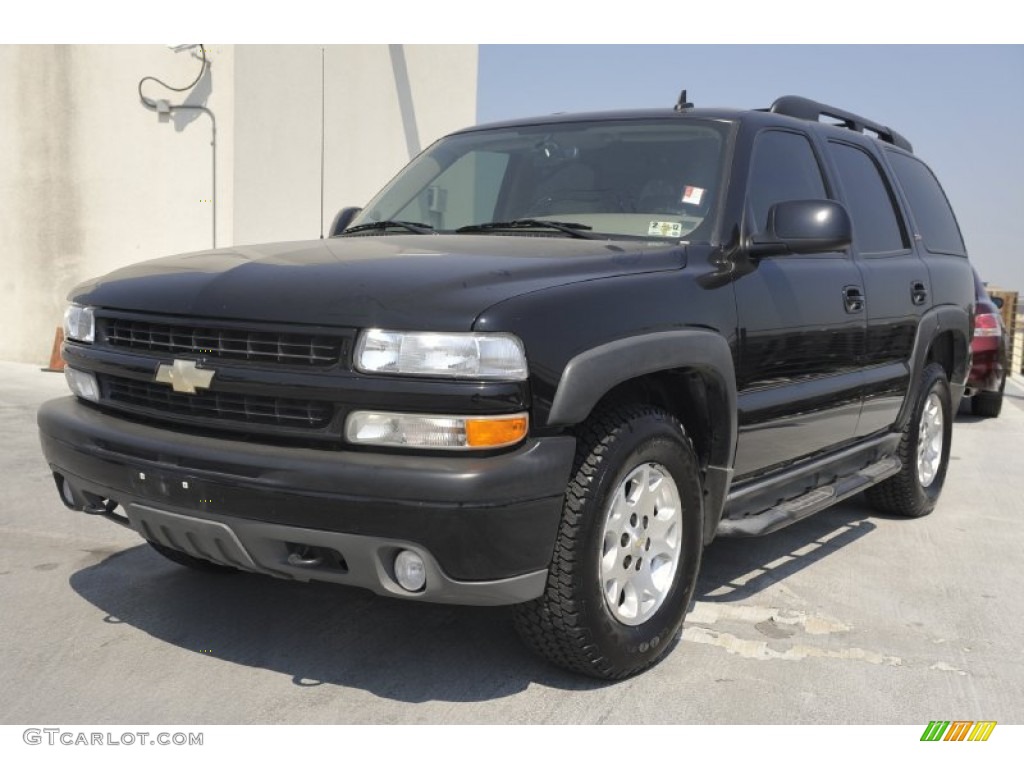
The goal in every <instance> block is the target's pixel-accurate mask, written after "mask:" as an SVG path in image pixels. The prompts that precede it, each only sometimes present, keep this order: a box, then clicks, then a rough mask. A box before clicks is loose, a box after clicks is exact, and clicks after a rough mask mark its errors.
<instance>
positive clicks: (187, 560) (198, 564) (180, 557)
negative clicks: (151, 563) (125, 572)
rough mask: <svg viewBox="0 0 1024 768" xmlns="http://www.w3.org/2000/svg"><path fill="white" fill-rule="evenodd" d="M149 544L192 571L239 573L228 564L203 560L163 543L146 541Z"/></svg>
mask: <svg viewBox="0 0 1024 768" xmlns="http://www.w3.org/2000/svg"><path fill="white" fill-rule="evenodd" d="M148 543H149V546H151V547H152V548H153V549H155V550H156V551H157V552H159V553H160V554H161V555H163V556H164V557H166V558H167V559H168V560H170V561H172V562H175V563H177V564H178V565H183V566H185V567H186V568H191V569H192V570H194V571H201V572H203V573H222V574H228V573H239V570H238V569H237V568H232V567H231V566H230V565H221V564H220V563H214V562H211V561H210V560H203V559H202V558H199V557H192V555H189V554H186V553H184V552H179V551H178V550H176V549H171V548H170V547H165V546H164V545H163V544H157V543H156V542H155V541H150V542H148Z"/></svg>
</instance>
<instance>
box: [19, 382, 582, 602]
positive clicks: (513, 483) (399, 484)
mask: <svg viewBox="0 0 1024 768" xmlns="http://www.w3.org/2000/svg"><path fill="white" fill-rule="evenodd" d="M38 423H39V430H40V439H41V442H42V446H43V453H44V454H45V456H46V460H47V462H49V464H50V467H51V469H52V471H53V472H54V474H55V476H56V477H57V479H58V484H59V485H65V487H66V488H67V489H68V490H69V491H70V494H71V496H72V498H71V499H67V498H65V503H69V501H70V502H71V504H72V505H73V506H77V507H82V506H89V505H90V504H91V505H92V506H94V507H95V502H96V501H97V500H99V499H109V500H112V501H116V502H117V503H118V504H120V506H121V507H122V508H123V509H124V510H125V514H126V516H127V517H126V518H121V521H122V522H124V523H125V524H127V525H130V526H131V527H132V528H134V529H135V530H136V531H138V532H139V533H140V534H141V535H142V536H144V537H145V538H147V539H150V540H152V541H157V542H158V543H162V544H165V545H166V546H170V547H173V548H175V549H179V550H182V551H185V552H187V553H189V554H192V555H194V556H196V557H202V558H205V559H209V560H213V561H215V562H221V563H225V564H228V565H234V566H235V567H239V568H242V569H243V570H250V571H255V572H259V573H266V574H269V575H272V576H278V577H284V578H295V579H300V580H310V579H315V580H322V581H332V582H337V583H342V584H350V585H354V586H360V587H366V588H368V589H371V590H373V591H374V592H377V593H378V594H388V595H396V596H401V597H411V598H414V599H422V600H427V601H431V602H449V603H466V604H478V605H498V604H509V603H516V602H524V601H527V600H531V599H533V598H535V597H537V596H539V595H540V594H541V592H542V591H543V589H544V583H545V579H546V573H547V567H548V564H549V562H550V560H551V554H552V550H553V547H554V541H555V536H556V532H557V528H558V522H559V519H560V516H561V508H562V499H563V496H564V493H565V487H566V483H567V482H568V478H569V473H570V471H571V465H572V459H573V454H574V451H575V440H574V439H573V438H571V437H547V438H540V439H533V440H528V441H527V442H525V443H524V444H523V445H522V446H520V447H519V448H517V449H516V450H514V451H512V452H509V453H503V454H500V455H495V456H487V457H472V456H465V455H459V456H447V455H446V456H410V455H394V454H377V453H358V452H352V451H328V450H318V449H311V448H292V447H280V446H270V445H263V444H258V443H248V442H244V441H242V440H227V439H222V438H213V437H203V436H196V435H191V434H187V433H182V432H178V431H175V430H171V429H164V428H158V427H153V426H149V425H146V424H140V423H137V422H133V421H128V420H125V419H121V418H117V417H115V416H111V415H109V414H107V413H104V412H102V411H100V410H98V409H96V408H94V407H92V406H90V405H87V404H84V403H81V402H79V401H77V400H76V399H75V398H73V397H67V398H61V399H58V400H52V401H50V402H48V403H45V404H44V405H43V406H42V407H41V408H40V410H39V415H38ZM62 496H67V493H62ZM114 517H120V516H117V515H114ZM311 548H312V549H314V550H316V551H317V552H320V553H322V554H325V556H324V557H318V558H311V557H299V556H297V554H299V553H304V554H306V555H308V553H309V552H310V550H311ZM400 549H412V550H413V551H415V552H417V553H419V554H420V555H421V556H422V557H423V558H424V561H425V563H426V567H427V586H426V587H425V588H424V590H423V591H421V592H417V593H409V592H406V591H405V590H403V589H402V588H401V587H399V586H398V584H397V582H396V581H395V579H394V574H393V571H392V561H393V559H394V555H395V554H396V553H397V552H398V551H399V550H400ZM314 559H316V560H317V562H316V564H311V563H309V562H306V561H311V560H314Z"/></svg>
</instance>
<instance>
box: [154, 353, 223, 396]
mask: <svg viewBox="0 0 1024 768" xmlns="http://www.w3.org/2000/svg"><path fill="white" fill-rule="evenodd" d="M214 373H216V371H204V370H202V369H201V368H197V367H196V364H195V363H194V362H193V361H191V360H175V361H174V364H173V365H167V364H166V363H161V365H160V366H159V367H158V368H157V369H156V380H157V381H159V382H160V383H161V384H170V385H171V387H172V388H173V389H174V391H175V392H184V393H186V394H189V395H194V394H195V393H196V389H206V388H207V387H209V386H210V382H211V381H213V374H214Z"/></svg>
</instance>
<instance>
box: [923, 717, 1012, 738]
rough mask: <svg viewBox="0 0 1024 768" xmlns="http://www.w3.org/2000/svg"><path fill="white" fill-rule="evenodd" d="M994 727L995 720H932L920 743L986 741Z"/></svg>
mask: <svg viewBox="0 0 1024 768" xmlns="http://www.w3.org/2000/svg"><path fill="white" fill-rule="evenodd" d="M995 727H996V721H995V720H977V721H975V720H954V721H952V722H950V721H949V720H932V721H931V722H929V723H928V726H927V727H926V728H925V729H924V733H922V734H921V741H988V737H989V736H991V735H992V731H994V730H995Z"/></svg>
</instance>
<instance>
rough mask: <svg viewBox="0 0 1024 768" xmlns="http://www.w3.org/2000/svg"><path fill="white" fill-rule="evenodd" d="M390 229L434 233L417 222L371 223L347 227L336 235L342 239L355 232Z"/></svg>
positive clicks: (430, 227) (426, 226) (427, 225)
mask: <svg viewBox="0 0 1024 768" xmlns="http://www.w3.org/2000/svg"><path fill="white" fill-rule="evenodd" d="M392 228H398V229H404V230H406V231H407V232H415V233H416V234H417V235H427V234H430V233H431V232H433V231H434V228H433V227H432V226H430V225H429V224H421V223H420V222H418V221H371V222H370V223H369V224H359V225H357V226H354V227H349V228H348V229H346V230H345V231H344V232H342V233H341V234H340V235H338V237H344V236H345V235H351V234H355V233H357V232H370V231H372V230H375V229H392Z"/></svg>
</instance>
